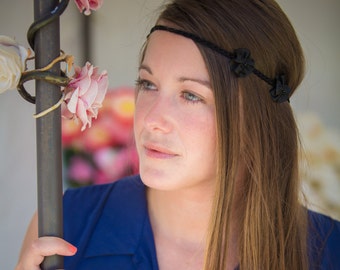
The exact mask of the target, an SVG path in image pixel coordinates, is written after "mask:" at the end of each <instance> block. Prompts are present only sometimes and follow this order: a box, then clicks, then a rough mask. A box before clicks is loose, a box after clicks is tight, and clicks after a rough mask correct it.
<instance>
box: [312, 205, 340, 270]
mask: <svg viewBox="0 0 340 270" xmlns="http://www.w3.org/2000/svg"><path fill="white" fill-rule="evenodd" d="M308 216H309V243H308V244H309V250H310V252H311V256H312V258H313V259H314V263H315V264H316V265H317V266H318V267H319V268H317V267H316V269H340V253H339V250H340V222H339V221H337V220H335V219H333V218H331V217H329V216H326V215H323V214H320V213H317V212H314V211H309V212H308Z"/></svg>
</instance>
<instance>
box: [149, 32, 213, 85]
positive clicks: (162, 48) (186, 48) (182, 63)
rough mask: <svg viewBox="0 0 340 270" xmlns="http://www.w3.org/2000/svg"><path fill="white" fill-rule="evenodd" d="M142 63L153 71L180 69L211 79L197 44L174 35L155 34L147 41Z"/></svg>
mask: <svg viewBox="0 0 340 270" xmlns="http://www.w3.org/2000/svg"><path fill="white" fill-rule="evenodd" d="M142 62H143V64H146V65H148V66H150V67H151V69H152V66H155V67H157V68H166V69H168V70H169V71H170V70H171V71H172V70H173V69H178V71H182V72H189V73H197V75H199V76H203V77H204V79H209V78H208V72H207V69H206V65H205V62H204V60H203V57H202V55H201V53H200V51H199V49H198V47H197V46H196V44H195V43H194V42H193V41H192V40H191V39H188V38H186V37H183V36H179V35H176V34H174V33H169V32H165V31H155V32H153V33H152V34H151V35H150V36H149V39H148V41H147V44H146V48H145V53H144V57H143V61H142ZM192 75H193V74H192Z"/></svg>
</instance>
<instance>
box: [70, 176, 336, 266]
mask: <svg viewBox="0 0 340 270" xmlns="http://www.w3.org/2000/svg"><path fill="white" fill-rule="evenodd" d="M309 217H310V221H311V222H310V223H311V226H310V234H309V236H310V237H309V249H310V252H311V253H310V254H311V256H310V258H311V262H312V263H313V266H312V267H311V269H313V270H314V269H315V270H316V269H318V270H321V269H322V270H326V269H327V270H330V269H340V223H339V222H336V221H334V220H333V219H331V218H329V217H326V216H324V215H321V214H318V213H315V212H311V211H310V212H309ZM64 238H65V239H66V240H67V241H69V242H70V243H72V244H74V245H75V246H77V248H78V251H77V253H76V255H75V256H72V257H65V269H66V270H94V269H117V270H137V269H138V270H158V265H157V257H156V249H155V244H154V239H153V233H152V228H151V224H150V220H149V215H148V212H147V203H146V196H145V186H144V184H143V183H142V182H141V180H140V177H139V176H132V177H128V178H125V179H122V180H120V181H117V182H114V183H111V184H107V185H94V186H88V187H85V188H80V189H71V190H68V191H66V192H65V195H64Z"/></svg>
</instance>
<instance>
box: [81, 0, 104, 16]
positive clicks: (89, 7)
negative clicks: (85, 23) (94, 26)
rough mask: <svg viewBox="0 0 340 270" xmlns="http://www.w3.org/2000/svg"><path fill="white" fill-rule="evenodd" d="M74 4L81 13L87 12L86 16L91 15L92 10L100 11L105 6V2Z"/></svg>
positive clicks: (82, 0) (85, 1)
mask: <svg viewBox="0 0 340 270" xmlns="http://www.w3.org/2000/svg"><path fill="white" fill-rule="evenodd" d="M74 2H75V3H76V5H77V8H78V9H79V11H80V12H83V11H84V10H85V11H84V14H85V15H90V14H91V10H98V9H99V8H100V7H101V6H102V4H103V0H74Z"/></svg>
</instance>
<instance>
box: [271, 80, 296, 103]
mask: <svg viewBox="0 0 340 270" xmlns="http://www.w3.org/2000/svg"><path fill="white" fill-rule="evenodd" d="M274 83H275V85H274V87H273V88H272V89H271V90H270V91H269V93H270V95H271V97H272V99H273V101H275V102H277V103H281V102H285V101H289V94H290V92H291V89H290V88H289V86H288V85H287V84H286V82H285V76H284V75H279V76H276V78H275V81H274Z"/></svg>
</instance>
